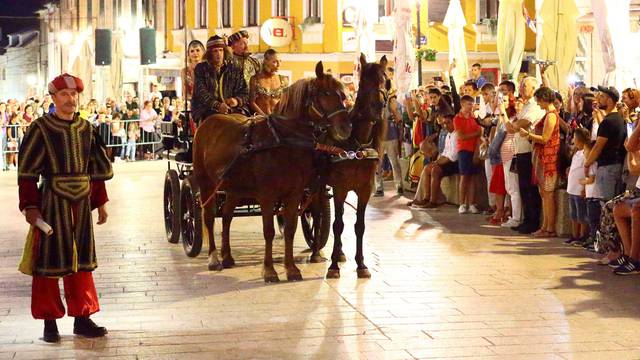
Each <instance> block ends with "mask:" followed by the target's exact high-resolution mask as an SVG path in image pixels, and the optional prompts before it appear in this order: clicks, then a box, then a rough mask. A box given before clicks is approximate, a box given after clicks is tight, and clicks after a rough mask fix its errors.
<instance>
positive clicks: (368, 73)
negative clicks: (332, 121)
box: [352, 63, 388, 152]
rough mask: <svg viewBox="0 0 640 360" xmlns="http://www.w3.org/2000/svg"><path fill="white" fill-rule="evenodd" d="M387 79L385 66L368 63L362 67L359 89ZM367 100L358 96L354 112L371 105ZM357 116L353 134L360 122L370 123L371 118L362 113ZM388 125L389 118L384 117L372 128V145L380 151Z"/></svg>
mask: <svg viewBox="0 0 640 360" xmlns="http://www.w3.org/2000/svg"><path fill="white" fill-rule="evenodd" d="M385 80H386V76H385V74H384V68H383V67H382V66H381V65H380V64H378V63H367V64H365V66H363V67H362V69H361V73H360V81H359V82H358V91H361V90H363V89H366V88H371V87H372V86H376V84H379V83H380V82H383V81H385ZM365 102H367V101H366V100H365V98H363V97H360V96H358V97H356V103H355V105H354V110H355V111H354V113H360V111H361V110H362V109H363V108H366V107H368V106H369V105H370V104H368V103H365ZM387 106H388V105H387ZM383 111H384V110H383ZM357 118H358V120H359V121H356V122H354V124H353V127H354V131H353V132H352V134H355V133H356V131H355V128H356V127H357V126H359V123H361V122H364V123H366V124H368V123H369V121H370V119H368V118H366V116H364V115H361V114H359V116H357ZM387 127H388V126H387V119H385V118H383V119H382V121H377V122H376V123H375V124H374V125H373V127H372V128H371V134H370V138H371V140H372V141H371V147H372V148H374V149H376V150H377V151H378V152H381V147H382V141H384V139H385V137H386V136H387Z"/></svg>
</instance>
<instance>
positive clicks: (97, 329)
mask: <svg viewBox="0 0 640 360" xmlns="http://www.w3.org/2000/svg"><path fill="white" fill-rule="evenodd" d="M73 333H74V334H76V335H81V336H84V337H88V338H94V337H101V336H105V335H106V334H107V328H104V327H101V326H98V325H96V323H94V322H93V320H91V319H89V317H88V316H87V317H77V318H76V319H75V321H74V322H73Z"/></svg>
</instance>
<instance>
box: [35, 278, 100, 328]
mask: <svg viewBox="0 0 640 360" xmlns="http://www.w3.org/2000/svg"><path fill="white" fill-rule="evenodd" d="M62 281H63V282H64V298H65V300H66V301H67V307H68V308H69V316H73V317H87V316H89V315H91V314H94V313H96V312H98V311H99V310H100V305H99V304H98V294H97V293H96V287H95V285H94V284H93V276H92V275H91V272H87V271H81V272H77V273H75V274H72V275H67V276H65V277H63V278H62ZM31 315H33V318H34V319H43V320H55V319H59V318H61V317H63V316H64V305H62V300H61V299H60V287H59V286H58V279H55V278H49V277H46V276H33V283H32V286H31Z"/></svg>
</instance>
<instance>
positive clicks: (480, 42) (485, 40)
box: [165, 0, 535, 80]
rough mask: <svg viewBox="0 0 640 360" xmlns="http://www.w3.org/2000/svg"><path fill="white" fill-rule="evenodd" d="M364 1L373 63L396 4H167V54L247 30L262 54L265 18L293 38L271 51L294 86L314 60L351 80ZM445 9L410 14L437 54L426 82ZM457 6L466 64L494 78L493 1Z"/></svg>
mask: <svg viewBox="0 0 640 360" xmlns="http://www.w3.org/2000/svg"><path fill="white" fill-rule="evenodd" d="M534 2H535V0H525V3H526V5H527V7H528V8H529V11H530V13H531V14H535V9H534ZM356 3H357V4H356ZM363 3H366V8H367V9H368V10H370V11H372V12H373V13H374V14H373V18H374V19H375V21H374V24H373V32H374V34H373V36H374V37H375V42H376V53H377V54H376V55H377V57H378V58H379V57H380V56H382V55H387V57H390V55H391V51H392V48H393V44H392V39H393V31H394V28H393V24H392V22H393V18H392V12H393V9H394V5H395V4H394V3H395V1H394V0H300V1H292V0H166V7H165V9H166V15H165V20H166V28H167V39H166V40H167V42H166V43H167V46H166V49H167V54H172V55H173V56H183V55H182V54H183V52H184V44H185V43H188V42H189V41H190V40H191V39H198V40H200V41H202V42H203V43H204V42H206V40H207V38H208V37H209V36H212V35H213V34H218V35H229V34H231V33H233V32H235V31H238V30H240V29H244V30H247V31H248V32H249V34H250V39H249V43H250V49H251V51H252V52H253V53H256V54H260V53H263V52H264V51H265V50H267V49H268V48H269V46H268V45H267V44H266V43H265V41H264V40H263V39H262V38H261V37H260V26H261V25H262V24H264V23H265V22H266V21H267V20H269V19H271V18H274V17H281V18H285V19H286V20H287V21H289V23H290V26H291V30H292V32H293V37H292V40H291V42H290V43H289V44H288V45H286V46H282V47H276V48H275V49H276V50H277V51H278V52H279V53H280V57H281V60H282V64H281V73H282V74H283V75H286V76H289V77H290V78H291V79H293V80H297V79H299V78H302V77H305V76H308V75H309V76H310V75H312V74H313V69H314V67H315V63H316V62H317V61H318V60H322V61H323V63H324V65H325V69H331V71H332V73H333V74H334V75H337V76H338V75H343V74H344V75H346V74H351V73H352V72H353V66H354V59H355V54H354V51H355V31H354V27H353V24H351V23H349V21H350V17H351V15H352V14H351V13H350V12H351V11H352V8H353V7H354V5H358V6H360V5H361V4H363ZM448 3H449V1H443V0H429V1H426V0H419V1H418V2H417V3H415V8H414V9H413V13H412V19H413V20H412V21H413V28H414V35H415V34H416V33H417V28H418V23H417V15H418V12H419V13H420V33H421V34H422V38H423V39H424V40H423V44H424V45H423V47H426V48H432V49H435V50H437V51H438V55H437V57H436V61H435V62H429V63H424V64H423V73H424V76H423V77H424V78H425V79H428V78H429V76H431V75H434V74H438V75H439V72H440V71H442V70H443V69H445V68H446V66H447V62H448V54H447V51H448V39H447V28H446V27H445V26H443V25H442V20H443V18H444V14H445V13H446V9H447V5H448ZM461 3H462V7H463V12H464V14H465V17H466V20H467V24H468V25H467V26H466V27H465V40H466V46H467V50H468V52H469V61H470V62H480V63H482V64H483V66H484V67H485V68H486V69H488V70H495V71H496V72H497V70H498V68H499V66H498V56H497V53H496V39H495V30H494V29H493V28H492V25H491V24H492V22H491V20H490V19H493V20H496V19H497V6H498V0H461ZM369 4H370V6H369ZM484 19H487V20H484ZM493 24H495V23H493ZM185 26H186V30H185ZM492 31H494V32H493V33H492ZM185 37H186V39H185ZM425 41H426V43H425ZM534 47H535V35H534V34H528V35H527V50H529V51H533V50H534Z"/></svg>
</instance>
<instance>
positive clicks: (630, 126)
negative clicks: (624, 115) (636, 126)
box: [627, 123, 633, 137]
mask: <svg viewBox="0 0 640 360" xmlns="http://www.w3.org/2000/svg"><path fill="white" fill-rule="evenodd" d="M632 133H633V123H627V137H629V136H631V134H632Z"/></svg>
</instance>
